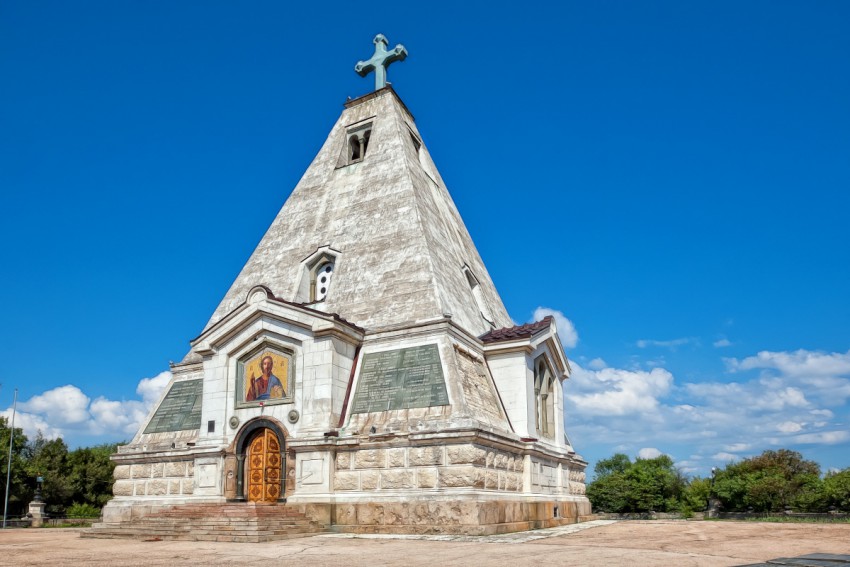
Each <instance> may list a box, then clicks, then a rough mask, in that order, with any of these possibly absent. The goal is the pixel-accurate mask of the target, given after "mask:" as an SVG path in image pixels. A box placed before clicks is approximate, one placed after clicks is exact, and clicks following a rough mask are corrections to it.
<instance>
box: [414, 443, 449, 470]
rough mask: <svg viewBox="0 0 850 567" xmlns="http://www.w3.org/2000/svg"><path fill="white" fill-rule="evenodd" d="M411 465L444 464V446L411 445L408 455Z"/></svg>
mask: <svg viewBox="0 0 850 567" xmlns="http://www.w3.org/2000/svg"><path fill="white" fill-rule="evenodd" d="M407 458H408V461H409V463H410V466H411V467H418V466H427V465H442V464H443V448H442V447H411V448H410V450H409V451H408V455H407Z"/></svg>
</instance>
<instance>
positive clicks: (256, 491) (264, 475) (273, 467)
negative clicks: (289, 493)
mask: <svg viewBox="0 0 850 567" xmlns="http://www.w3.org/2000/svg"><path fill="white" fill-rule="evenodd" d="M280 449H281V447H280V441H279V440H278V437H277V435H276V434H275V432H274V431H272V430H271V429H269V428H267V427H263V428H262V429H260V430H259V431H257V432H256V433H255V434H254V435H253V437H251V441H250V442H249V443H248V451H247V454H246V459H245V461H246V463H247V465H246V466H247V471H246V472H247V474H246V477H247V482H246V485H247V486H246V487H245V488H246V490H245V496H246V497H247V498H248V500H249V501H250V502H277V501H278V499H279V498H280V496H281V493H280V479H281V465H282V464H283V459H282V458H281V456H280V455H281V450H280Z"/></svg>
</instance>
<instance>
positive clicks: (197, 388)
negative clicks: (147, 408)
mask: <svg viewBox="0 0 850 567" xmlns="http://www.w3.org/2000/svg"><path fill="white" fill-rule="evenodd" d="M203 387H204V384H203V380H186V381H185V382H175V383H174V384H173V385H172V386H171V389H170V390H169V391H168V394H166V395H165V399H164V400H162V403H161V404H159V407H158V408H156V413H155V414H154V415H153V417H152V418H151V420H150V423H148V426H147V427H146V428H145V433H163V432H165V431H184V430H187V429H198V428H199V427H201V402H202V400H203V391H204V390H203Z"/></svg>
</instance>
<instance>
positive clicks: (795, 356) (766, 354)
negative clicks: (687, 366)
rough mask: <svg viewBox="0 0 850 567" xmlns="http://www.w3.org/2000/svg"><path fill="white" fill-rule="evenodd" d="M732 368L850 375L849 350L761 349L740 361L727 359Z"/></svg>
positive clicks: (792, 374) (799, 374)
mask: <svg viewBox="0 0 850 567" xmlns="http://www.w3.org/2000/svg"><path fill="white" fill-rule="evenodd" d="M729 362H730V366H731V368H732V369H733V370H751V369H754V368H772V369H775V370H778V371H779V372H780V373H781V374H782V375H784V376H790V377H815V376H843V375H850V351H847V352H846V353H840V352H832V353H824V352H818V351H809V350H804V349H800V350H797V351H794V352H771V351H766V350H764V351H761V352H759V353H758V354H757V355H756V356H750V357H747V358H745V359H743V360H741V361H738V360H737V359H734V358H733V359H729Z"/></svg>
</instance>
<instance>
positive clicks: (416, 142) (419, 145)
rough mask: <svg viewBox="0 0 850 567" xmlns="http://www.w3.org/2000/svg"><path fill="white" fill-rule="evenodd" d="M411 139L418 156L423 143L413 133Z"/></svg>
mask: <svg viewBox="0 0 850 567" xmlns="http://www.w3.org/2000/svg"><path fill="white" fill-rule="evenodd" d="M410 139H411V140H412V141H413V149H415V150H416V153H417V155H418V154H419V148H421V147H422V142H420V141H419V139H418V138H417V137H416V136H414V135H413V132H411V133H410Z"/></svg>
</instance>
